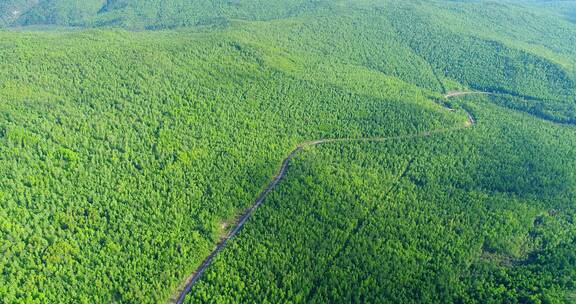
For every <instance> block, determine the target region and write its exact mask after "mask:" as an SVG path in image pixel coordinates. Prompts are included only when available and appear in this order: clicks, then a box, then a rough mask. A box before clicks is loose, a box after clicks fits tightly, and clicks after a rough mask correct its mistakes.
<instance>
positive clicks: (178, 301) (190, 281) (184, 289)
mask: <svg viewBox="0 0 576 304" xmlns="http://www.w3.org/2000/svg"><path fill="white" fill-rule="evenodd" d="M470 94H491V93H489V92H478V91H454V92H448V93H447V94H445V95H444V98H446V99H448V98H453V97H458V96H463V95H470ZM446 109H447V110H450V111H453V109H451V108H448V107H446ZM464 111H465V112H466V115H467V117H468V119H467V121H466V123H465V124H464V125H463V126H462V127H455V128H448V129H439V130H432V131H426V132H421V133H416V134H411V135H399V136H390V137H366V138H323V139H317V140H311V141H305V142H302V143H300V144H299V145H298V146H296V148H294V150H292V152H290V154H288V156H286V157H285V158H284V160H283V161H282V164H281V166H280V168H279V170H278V171H277V173H276V174H275V175H274V176H273V177H272V180H271V181H270V182H269V183H268V185H267V186H266V188H264V190H263V191H262V192H261V193H260V194H259V195H258V197H257V198H256V200H255V201H254V203H253V204H252V205H251V206H250V207H249V208H248V209H247V210H246V211H244V213H242V215H241V216H240V217H239V218H238V220H237V221H236V223H235V225H234V228H233V229H231V230H230V231H229V232H228V233H226V234H225V235H223V236H222V237H221V238H220V242H219V243H218V244H217V245H216V248H215V249H214V250H213V251H212V252H211V253H210V255H208V256H207V257H206V258H205V259H204V261H203V262H202V264H200V266H198V267H197V268H196V270H195V271H194V272H193V273H192V274H191V275H190V276H189V277H188V278H187V279H186V281H185V282H184V283H183V284H182V285H181V286H180V287H179V288H178V290H176V291H175V293H174V294H173V296H172V297H171V298H170V299H169V300H168V303H169V304H182V303H183V302H184V299H185V297H186V295H187V294H188V292H189V291H190V289H191V288H192V286H193V285H194V283H196V281H198V279H199V278H200V276H201V275H202V274H203V273H204V271H205V270H206V268H207V267H208V266H209V265H210V263H211V262H212V260H213V259H214V257H215V256H216V255H217V254H218V253H219V252H220V251H222V250H223V249H224V247H226V243H227V242H228V240H230V239H231V238H233V237H234V236H235V235H236V234H238V232H239V231H240V229H241V228H242V226H244V223H246V221H247V220H248V218H250V216H251V215H252V213H254V211H255V210H256V209H257V208H258V207H259V206H260V205H261V204H262V203H263V202H264V199H265V198H266V196H267V195H268V194H269V193H270V192H271V191H272V190H273V189H274V187H276V185H277V184H278V183H279V182H280V180H281V179H282V178H283V177H284V175H286V171H287V169H288V165H289V163H290V161H291V160H292V159H293V158H294V157H295V156H296V154H298V152H300V151H301V150H303V149H304V148H306V147H312V146H317V145H321V144H324V143H331V142H383V141H391V140H399V139H412V138H421V137H429V136H432V135H435V134H441V133H446V132H451V131H457V130H462V129H466V128H469V127H471V126H473V125H475V124H476V120H475V119H474V117H473V116H472V114H470V113H469V112H468V111H466V110H464ZM224 231H225V230H224Z"/></svg>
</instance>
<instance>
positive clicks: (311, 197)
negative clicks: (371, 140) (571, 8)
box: [189, 103, 576, 303]
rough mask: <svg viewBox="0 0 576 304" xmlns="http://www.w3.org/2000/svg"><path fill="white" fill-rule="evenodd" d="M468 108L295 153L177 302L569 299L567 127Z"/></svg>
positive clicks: (573, 230)
mask: <svg viewBox="0 0 576 304" xmlns="http://www.w3.org/2000/svg"><path fill="white" fill-rule="evenodd" d="M468 106H470V107H472V105H468ZM473 108H474V109H475V113H477V114H478V116H479V121H480V122H481V124H480V125H478V127H476V128H474V129H472V130H466V131H461V132H452V133H450V134H449V135H446V136H437V137H432V138H429V139H425V140H414V141H390V142H389V143H384V144H383V143H378V144H362V145H360V144H355V143H348V144H342V143H338V144H326V145H325V146H321V147H318V148H311V149H308V150H306V151H304V152H302V154H300V156H299V157H298V158H297V159H295V161H294V162H293V164H292V166H291V167H290V169H289V170H290V171H289V175H288V176H287V177H286V180H284V181H283V182H282V184H281V185H280V186H279V187H278V188H277V189H276V190H275V191H274V192H273V194H272V195H271V197H269V199H268V200H267V202H266V203H265V204H264V205H263V206H262V207H261V209H260V210H258V212H257V213H256V214H255V215H254V217H253V218H252V219H251V221H250V222H249V223H248V224H247V225H246V226H245V227H244V229H243V231H242V232H241V234H240V235H239V236H238V237H237V238H236V239H234V240H233V241H232V242H231V243H230V244H229V246H228V248H227V250H226V251H224V252H223V253H222V255H220V256H219V257H218V258H217V259H216V261H215V262H214V264H213V265H212V267H211V268H210V269H209V271H208V272H207V273H206V274H205V275H204V277H203V279H202V280H201V282H199V283H198V284H197V285H196V286H195V287H194V288H193V290H192V292H191V293H190V298H189V302H190V303H195V302H202V303H212V302H219V303H238V302H243V303H244V302H255V303H263V302H272V303H278V302H293V303H334V302H342V303H351V302H353V303H367V302H368V303H374V302H384V303H414V302H418V303H489V302H494V303H546V302H552V303H554V302H556V303H559V302H568V300H569V297H570V296H571V294H570V292H571V291H572V290H574V288H575V287H576V286H575V284H574V282H576V255H575V252H576V223H575V222H574V219H575V216H576V213H575V210H574V206H573V202H574V201H573V199H574V197H575V195H576V179H575V176H574V175H573V172H574V170H576V151H575V150H574V149H573V147H574V144H575V143H576V137H575V136H574V134H573V131H574V129H573V128H572V129H564V128H563V127H558V126H554V125H552V124H550V123H543V122H541V121H538V120H537V119H534V118H531V117H528V116H526V115H518V114H514V113H513V112H511V111H508V110H503V109H502V108H496V107H494V106H491V105H490V104H488V103H480V104H476V105H474V107H473ZM510 124H511V125H510ZM534 124H536V125H537V126H535V125H534ZM531 125H532V126H531ZM521 126H524V127H525V129H518V128H519V127H521ZM526 126H528V127H526ZM530 126H531V127H530ZM510 128H513V130H515V131H513V132H510ZM527 134H530V136H531V138H532V140H533V141H534V144H528V143H527V142H526V139H525V138H523V136H526V135H527ZM556 135H559V136H560V137H559V138H554V139H553V137H554V136H556ZM551 136H552V137H551ZM495 138H498V140H494V139H495ZM560 138H562V139H560ZM496 155H498V156H496ZM495 159H502V160H507V161H502V162H500V163H498V164H494V165H492V164H491V163H493V162H494V161H495ZM551 159H554V161H551ZM527 167H531V168H533V169H532V170H525V168H527ZM496 172H498V173H496ZM500 176H506V180H500Z"/></svg>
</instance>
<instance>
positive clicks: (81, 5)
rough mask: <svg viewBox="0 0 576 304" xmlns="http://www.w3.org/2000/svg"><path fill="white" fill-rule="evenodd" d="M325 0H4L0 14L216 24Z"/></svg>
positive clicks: (98, 22) (43, 20)
mask: <svg viewBox="0 0 576 304" xmlns="http://www.w3.org/2000/svg"><path fill="white" fill-rule="evenodd" d="M329 2H330V1H324V0H287V1H263V0H249V1H238V0H232V1H224V0H218V1H208V0H175V1H161V0H150V1H137V0H109V1H104V0H85V1H78V0H5V1H0V12H1V13H0V14H1V15H0V16H1V17H2V24H3V25H4V26H29V25H61V26H83V27H101V26H117V27H125V28H132V29H158V28H173V27H179V26H194V25H205V24H211V23H216V24H218V23H220V22H221V21H222V19H223V18H232V19H245V20H270V19H276V18H280V17H288V16H294V15H298V14H300V13H302V12H308V11H310V10H313V9H315V8H318V7H322V6H324V5H327V4H328V3H329Z"/></svg>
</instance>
